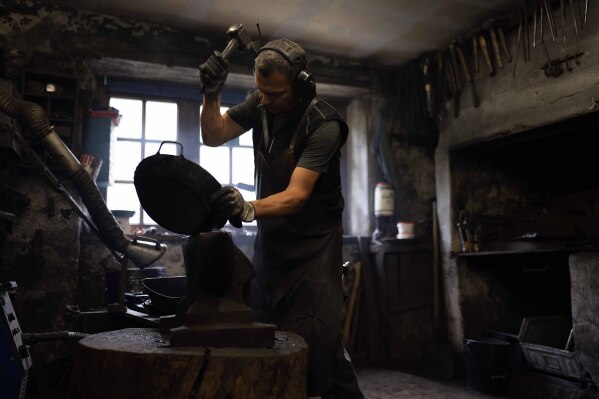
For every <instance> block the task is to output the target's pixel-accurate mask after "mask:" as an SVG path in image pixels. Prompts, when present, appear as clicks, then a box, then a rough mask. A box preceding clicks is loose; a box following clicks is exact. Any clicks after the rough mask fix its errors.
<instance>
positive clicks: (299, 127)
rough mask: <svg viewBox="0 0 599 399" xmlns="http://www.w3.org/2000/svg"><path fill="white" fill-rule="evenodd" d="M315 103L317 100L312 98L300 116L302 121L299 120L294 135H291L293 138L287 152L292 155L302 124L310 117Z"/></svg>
mask: <svg viewBox="0 0 599 399" xmlns="http://www.w3.org/2000/svg"><path fill="white" fill-rule="evenodd" d="M317 102H318V98H316V97H314V98H313V99H312V101H310V104H308V106H307V107H306V111H305V112H304V116H302V119H301V120H300V123H298V125H297V128H296V129H295V133H293V137H292V138H291V143H290V144H289V152H291V153H293V151H294V150H295V143H296V141H297V138H298V136H299V133H300V131H301V130H302V128H303V127H304V124H305V123H306V121H307V120H308V118H309V117H310V112H312V108H314V106H315V105H316V103H317ZM308 123H309V122H308Z"/></svg>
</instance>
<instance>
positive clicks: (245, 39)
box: [227, 24, 253, 52]
mask: <svg viewBox="0 0 599 399" xmlns="http://www.w3.org/2000/svg"><path fill="white" fill-rule="evenodd" d="M227 36H228V37H229V38H230V39H231V40H235V41H236V42H237V49H238V50H239V51H240V52H243V51H246V50H249V49H252V48H253V46H252V44H253V43H252V38H251V37H250V34H249V33H248V31H247V30H245V28H244V27H243V25H242V24H239V25H232V26H231V27H230V28H229V29H228V30H227Z"/></svg>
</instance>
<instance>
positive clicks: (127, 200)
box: [106, 183, 140, 224]
mask: <svg viewBox="0 0 599 399" xmlns="http://www.w3.org/2000/svg"><path fill="white" fill-rule="evenodd" d="M106 197H107V201H106V204H107V205H108V209H110V210H125V211H135V215H133V216H131V218H130V219H129V223H131V224H138V223H139V209H140V205H139V199H138V198H137V192H136V191H135V186H134V185H133V183H115V184H113V185H111V186H108V189H107V192H106Z"/></svg>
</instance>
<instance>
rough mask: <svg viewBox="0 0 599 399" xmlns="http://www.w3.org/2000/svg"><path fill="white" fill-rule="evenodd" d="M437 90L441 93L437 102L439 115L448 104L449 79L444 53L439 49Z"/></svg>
mask: <svg viewBox="0 0 599 399" xmlns="http://www.w3.org/2000/svg"><path fill="white" fill-rule="evenodd" d="M437 78H438V80H437V90H436V92H437V93H439V96H438V99H437V98H436V99H435V100H437V102H436V103H435V104H436V106H437V107H438V108H437V110H438V112H437V115H443V110H444V109H445V108H444V107H445V105H446V104H447V90H448V89H447V79H446V78H445V65H444V62H443V53H442V52H441V51H437Z"/></svg>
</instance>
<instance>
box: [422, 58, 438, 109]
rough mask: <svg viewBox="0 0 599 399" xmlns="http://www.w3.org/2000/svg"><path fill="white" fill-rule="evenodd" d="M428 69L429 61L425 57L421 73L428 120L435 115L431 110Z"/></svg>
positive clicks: (431, 100) (431, 101) (431, 99)
mask: <svg viewBox="0 0 599 399" xmlns="http://www.w3.org/2000/svg"><path fill="white" fill-rule="evenodd" d="M429 67H430V60H429V59H428V57H426V58H425V60H424V63H423V64H422V73H423V75H424V94H425V96H426V113H427V114H428V116H429V118H433V117H434V116H435V115H434V110H433V98H432V89H431V82H430V79H429V73H428V70H429Z"/></svg>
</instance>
